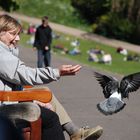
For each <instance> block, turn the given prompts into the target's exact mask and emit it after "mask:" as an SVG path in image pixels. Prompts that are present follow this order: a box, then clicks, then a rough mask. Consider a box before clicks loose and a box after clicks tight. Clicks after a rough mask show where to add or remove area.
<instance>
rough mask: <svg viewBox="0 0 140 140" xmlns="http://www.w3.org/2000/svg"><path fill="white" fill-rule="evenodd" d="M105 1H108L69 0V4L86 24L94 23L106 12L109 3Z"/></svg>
mask: <svg viewBox="0 0 140 140" xmlns="http://www.w3.org/2000/svg"><path fill="white" fill-rule="evenodd" d="M107 1H108V0H86V1H85V0H71V4H72V6H74V7H75V8H76V9H77V10H78V12H79V13H81V14H82V16H83V17H84V18H86V19H87V20H88V22H90V23H92V22H94V21H96V18H97V17H99V16H101V15H102V14H105V13H107V12H108V10H109V7H110V3H109V2H107Z"/></svg>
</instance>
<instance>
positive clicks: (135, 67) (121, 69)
mask: <svg viewBox="0 0 140 140" xmlns="http://www.w3.org/2000/svg"><path fill="white" fill-rule="evenodd" d="M59 34H60V33H59ZM60 35H61V37H60V38H59V39H53V43H52V48H53V46H54V45H62V46H64V47H65V48H67V49H68V50H72V49H73V47H72V46H71V45H70V42H71V41H73V40H74V39H75V37H73V36H69V35H64V34H60ZM21 38H22V39H21V42H20V43H21V44H22V45H23V46H27V47H32V46H31V45H27V43H26V42H27V40H29V38H30V36H29V35H26V34H22V37H21ZM78 40H79V41H80V46H79V48H80V50H81V52H82V53H81V54H80V55H76V56H71V55H69V54H65V55H64V54H62V53H61V51H60V50H58V49H54V48H53V52H55V53H56V54H58V55H60V56H63V57H67V58H69V59H72V60H75V61H79V62H80V63H83V64H86V65H89V66H93V67H96V68H97V69H100V70H104V71H111V72H113V73H118V74H124V75H126V74H130V73H134V72H139V71H140V62H134V61H133V62H132V61H123V58H124V56H123V55H121V54H118V53H116V48H112V47H110V46H107V45H104V44H100V43H97V42H94V41H90V40H83V39H79V38H78ZM90 48H99V49H101V50H103V51H105V52H107V53H110V54H111V55H112V59H113V61H112V64H111V65H107V64H100V63H95V62H89V61H88V54H87V51H88V50H89V49H90ZM129 53H133V52H129ZM99 57H100V56H99Z"/></svg>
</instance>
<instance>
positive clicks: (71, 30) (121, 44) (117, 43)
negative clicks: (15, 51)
mask: <svg viewBox="0 0 140 140" xmlns="http://www.w3.org/2000/svg"><path fill="white" fill-rule="evenodd" d="M0 13H3V12H0ZM10 15H11V16H13V17H15V18H17V19H20V20H23V21H26V22H29V23H33V24H40V19H37V18H33V17H27V16H24V15H19V14H16V13H12V14H10ZM50 25H51V27H52V28H53V29H54V30H56V31H59V32H62V33H66V34H70V35H74V36H76V37H79V38H84V39H90V40H94V41H97V42H99V43H103V44H107V45H110V46H112V47H116V48H118V47H123V48H126V49H128V50H131V51H134V52H138V53H140V45H134V44H130V43H127V42H123V41H118V40H115V39H109V38H106V37H103V36H99V35H95V34H91V33H87V32H85V31H81V30H78V29H75V28H71V27H66V26H64V25H60V24H56V23H50Z"/></svg>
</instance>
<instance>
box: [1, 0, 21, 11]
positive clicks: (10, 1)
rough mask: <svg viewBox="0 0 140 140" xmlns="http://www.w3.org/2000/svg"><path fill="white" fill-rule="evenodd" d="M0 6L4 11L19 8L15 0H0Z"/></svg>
mask: <svg viewBox="0 0 140 140" xmlns="http://www.w3.org/2000/svg"><path fill="white" fill-rule="evenodd" d="M0 6H1V7H2V9H3V10H5V11H8V12H10V11H13V10H16V9H18V8H19V5H18V4H17V1H16V0H0Z"/></svg>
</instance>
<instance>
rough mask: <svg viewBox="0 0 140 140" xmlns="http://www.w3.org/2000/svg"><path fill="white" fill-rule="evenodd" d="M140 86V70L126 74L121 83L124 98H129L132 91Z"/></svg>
mask: <svg viewBox="0 0 140 140" xmlns="http://www.w3.org/2000/svg"><path fill="white" fill-rule="evenodd" d="M139 87H140V72H138V73H134V74H130V75H128V76H125V77H124V78H123V79H122V80H121V83H120V92H121V94H122V97H123V98H126V97H127V98H128V97H129V94H128V93H130V92H133V91H136V90H138V89H139Z"/></svg>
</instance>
